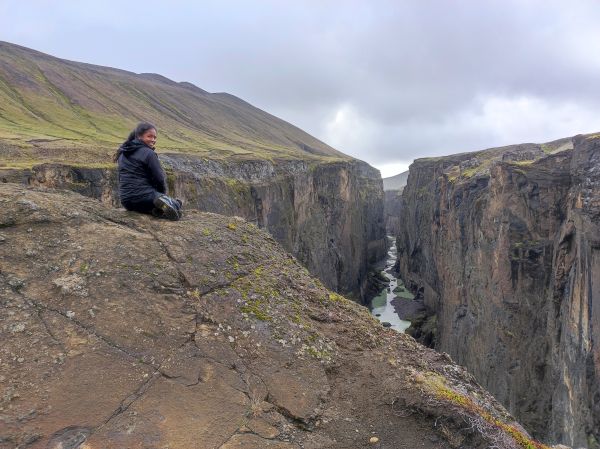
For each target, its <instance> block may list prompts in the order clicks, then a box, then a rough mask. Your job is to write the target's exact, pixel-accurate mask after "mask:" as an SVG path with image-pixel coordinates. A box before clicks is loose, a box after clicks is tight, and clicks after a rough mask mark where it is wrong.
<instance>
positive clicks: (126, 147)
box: [119, 139, 152, 154]
mask: <svg viewBox="0 0 600 449" xmlns="http://www.w3.org/2000/svg"><path fill="white" fill-rule="evenodd" d="M147 146H148V145H146V144H145V143H144V142H142V141H141V140H139V139H133V140H131V141H128V142H123V145H121V146H120V147H119V153H125V154H131V153H133V152H134V151H136V150H138V149H140V148H142V147H147ZM148 148H150V147H148ZM150 149H152V148H150Z"/></svg>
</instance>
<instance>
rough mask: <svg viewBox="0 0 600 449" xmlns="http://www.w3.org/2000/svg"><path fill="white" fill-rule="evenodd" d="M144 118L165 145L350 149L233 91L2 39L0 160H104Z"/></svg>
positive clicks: (285, 155) (287, 151) (301, 154)
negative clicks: (75, 59) (64, 56)
mask: <svg viewBox="0 0 600 449" xmlns="http://www.w3.org/2000/svg"><path fill="white" fill-rule="evenodd" d="M140 120H147V121H151V122H153V123H155V124H156V125H157V127H158V129H159V141H158V147H159V149H160V150H161V151H162V152H173V153H188V154H193V155H196V156H200V157H206V158H210V159H233V160H256V159H266V160H272V161H276V160H280V159H281V160H293V159H332V160H349V159H352V158H350V157H349V156H346V155H344V154H343V153H341V152H339V151H337V150H335V149H333V148H332V147H330V146H329V145H327V144H325V143H323V142H321V141H320V140H318V139H316V138H315V137H313V136H311V135H309V134H308V133H306V132H304V131H302V130H301V129H299V128H297V127H296V126H294V125H291V124H290V123H287V122H285V121H284V120H281V119H279V118H277V117H275V116H273V115H271V114H269V113H267V112H265V111H262V110H261V109H258V108H256V107H254V106H252V105H251V104H249V103H247V102H245V101H243V100H241V99H239V98H237V97H235V96H233V95H230V94H227V93H209V92H206V91H205V90H203V89H201V88H199V87H197V86H195V85H193V84H191V83H189V82H176V81H173V80H170V79H168V78H166V77H164V76H162V75H159V74H155V73H142V74H135V73H132V72H128V71H125V70H120V69H114V68H110V67H103V66H97V65H92V64H86V63H81V62H73V61H68V60H64V59H60V58H56V57H53V56H50V55H46V54H44V53H41V52H38V51H35V50H31V49H28V48H25V47H21V46H19V45H14V44H10V43H7V42H2V41H0V166H2V165H3V166H5V167H6V166H11V165H13V166H15V165H16V166H23V165H28V164H29V165H32V164H34V163H39V162H40V161H44V162H48V161H54V162H71V163H72V162H76V163H83V164H94V163H105V162H107V157H108V155H109V154H110V153H111V152H113V151H114V149H115V148H116V146H117V145H118V144H119V143H121V142H122V141H123V140H124V138H125V137H126V136H127V134H128V133H129V131H130V130H131V129H132V128H133V127H134V125H135V124H136V123H137V122H138V121H140Z"/></svg>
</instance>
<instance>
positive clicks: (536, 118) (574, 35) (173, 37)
mask: <svg viewBox="0 0 600 449" xmlns="http://www.w3.org/2000/svg"><path fill="white" fill-rule="evenodd" d="M599 21H600V7H598V3H597V2H596V1H593V0H590V1H585V0H575V1H573V2H564V1H554V0H546V1H542V0H503V1H499V0H489V1H485V2H481V1H478V0H471V1H466V0H462V1H461V0H454V1H449V0H448V1H440V0H404V1H398V0H393V1H384V0H380V1H373V2H364V1H352V0H346V1H341V0H340V1H333V0H325V1H320V2H317V1H312V0H306V1H304V2H281V1H277V0H263V1H241V0H240V1H226V2H224V1H205V2H192V1H183V0H182V1H177V2H168V4H167V2H159V1H148V0H147V1H144V2H141V1H139V2H138V1H129V2H122V1H121V2H117V1H106V2H103V3H102V5H100V4H98V3H97V2H94V3H93V2H81V1H63V2H50V1H41V0H39V1H28V2H21V1H16V0H5V1H3V2H2V3H0V29H2V30H3V31H2V34H0V39H3V40H7V41H10V42H14V43H17V44H21V45H25V46H29V47H33V48H36V49H38V50H40V51H44V52H47V53H51V54H54V55H56V56H59V57H63V58H67V59H74V60H80V61H86V62H91V63H96V64H101V65H108V66H113V67H119V68H124V69H128V70H132V71H135V72H157V73H161V74H164V75H165V76H168V77H170V78H173V79H175V80H177V81H182V80H186V81H191V82H193V83H195V84H197V85H198V86H199V87H202V88H203V89H206V90H209V91H226V92H230V93H233V94H235V95H238V96H240V97H242V98H244V99H245V100H247V101H249V102H251V103H253V104H255V105H256V106H258V107H261V108H263V109H265V110H267V111H269V112H271V113H273V114H275V115H278V116H280V117H282V118H284V119H286V120H288V121H291V122H292V123H294V124H296V125H298V126H300V127H301V128H303V129H305V130H306V131H308V132H309V133H311V134H313V135H315V136H317V137H319V138H321V139H322V140H324V141H326V142H327V143H329V144H331V145H332V146H334V147H336V148H338V149H339V150H341V151H344V152H346V153H348V154H352V155H353V156H356V157H358V158H361V159H363V160H366V161H368V162H370V163H371V164H373V165H375V166H377V167H379V168H381V169H382V172H383V174H384V175H392V174H395V172H396V171H399V170H401V169H402V168H404V167H405V166H406V165H407V164H408V163H410V161H411V160H413V159H414V158H417V157H423V156H435V155H441V154H449V153H453V152H461V151H469V150H475V149H481V148H487V147H491V146H498V145H505V144H510V143H519V142H532V141H534V142H535V141H548V140H552V139H555V138H559V137H565V136H568V135H572V134H577V133H583V132H593V131H598V130H600V124H599V123H598V117H599V111H600V83H598V75H599V73H600V56H599V55H600V27H598V26H597V23H598V22H599Z"/></svg>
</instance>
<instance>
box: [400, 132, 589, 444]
mask: <svg viewBox="0 0 600 449" xmlns="http://www.w3.org/2000/svg"><path fill="white" fill-rule="evenodd" d="M563 144H564V142H561V145H563ZM563 146H564V145H563ZM541 147H544V146H543V145H542V146H541ZM558 147H559V145H554V146H553V148H558ZM538 149H539V148H538ZM508 150H510V151H507V153H508V156H505V157H502V154H499V155H498V154H496V155H494V157H495V159H496V160H495V161H493V162H492V163H490V164H489V165H488V169H487V170H485V171H482V172H477V168H476V167H478V166H480V165H481V164H482V162H481V157H482V155H479V156H478V159H479V162H477V163H473V164H471V163H469V164H465V162H468V161H473V155H468V154H465V155H457V156H453V157H447V158H440V159H436V160H432V159H428V160H418V161H416V162H415V163H414V164H413V165H412V166H411V169H410V176H409V180H408V185H407V187H406V188H405V190H404V194H403V195H404V196H403V202H404V204H403V217H404V220H403V221H402V229H401V231H402V232H401V233H400V235H399V237H398V240H397V244H398V249H399V262H398V268H399V270H400V273H401V275H402V276H403V278H404V279H405V280H406V281H407V284H408V285H409V286H411V287H412V289H413V290H415V291H417V292H419V293H420V294H421V295H422V296H423V300H424V302H425V304H426V305H427V307H428V308H429V310H430V312H431V313H432V314H433V317H432V321H431V322H433V323H435V330H434V333H435V347H436V348H437V349H439V350H441V351H445V352H448V353H449V354H450V355H451V356H452V357H453V358H454V359H455V360H457V362H458V363H460V364H462V365H463V366H465V367H467V369H468V370H469V371H470V372H471V373H473V374H474V375H475V377H476V378H477V379H478V380H479V381H480V382H481V383H482V384H483V385H485V386H486V387H487V388H488V389H489V390H490V391H491V392H492V393H493V394H494V395H495V397H496V398H497V399H498V400H499V401H500V402H501V403H503V404H504V405H505V406H506V407H507V408H508V409H509V410H510V411H511V412H512V413H514V414H515V415H516V416H517V417H519V419H520V420H521V421H522V422H523V423H524V424H525V426H526V427H527V428H528V429H529V430H530V431H532V432H533V433H534V434H535V435H537V436H538V437H540V438H542V439H543V440H546V441H551V442H559V443H566V444H571V445H573V446H576V447H590V448H597V447H598V441H600V430H599V429H600V346H599V345H598V342H600V333H599V331H598V329H600V318H599V317H600V281H598V280H599V279H600V243H599V242H600V225H599V224H600V221H599V219H600V139H599V138H598V136H578V137H576V138H574V139H573V149H564V150H563V151H558V152H550V153H553V154H548V152H546V153H544V152H543V151H542V152H541V154H540V152H539V151H537V150H536V149H535V148H533V149H531V148H529V150H531V151H530V152H529V153H531V154H527V155H525V156H524V157H523V158H521V157H518V153H519V149H518V148H512V149H510V148H509V149H508ZM559 150H560V148H559ZM515 155H516V156H515ZM483 156H485V155H483ZM523 159H525V160H526V162H525V163H524V162H523ZM460 173H466V174H467V175H466V176H465V175H460ZM430 324H431V323H430ZM416 333H417V334H418V333H419V332H416ZM429 338H430V339H431V335H429Z"/></svg>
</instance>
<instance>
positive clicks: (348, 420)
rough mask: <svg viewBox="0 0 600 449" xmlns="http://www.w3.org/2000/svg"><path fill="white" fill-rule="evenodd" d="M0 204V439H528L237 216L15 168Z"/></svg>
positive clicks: (410, 443)
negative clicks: (87, 189) (178, 211)
mask: <svg viewBox="0 0 600 449" xmlns="http://www.w3.org/2000/svg"><path fill="white" fill-rule="evenodd" d="M0 206H1V213H0V231H1V232H0V338H1V341H2V345H0V423H2V425H0V448H1V449H15V448H29V449H42V448H43V449H65V448H69V449H123V448H144V449H158V448H165V447H169V448H171V449H189V448H192V447H193V448H198V449H217V448H218V449H234V448H247V449H264V448H267V449H269V448H271V449H328V448H329V449H336V448H347V447H353V448H367V447H381V448H383V447H394V448H406V449H408V448H411V449H412V448H415V447H420V448H425V449H442V448H448V447H452V448H478V449H483V448H487V447H490V446H492V445H493V446H494V447H502V448H507V449H508V448H511V449H512V448H514V449H517V448H523V447H534V446H533V444H534V443H533V442H532V441H531V440H530V439H529V437H528V436H527V434H526V433H525V432H524V431H523V430H522V428H521V427H520V426H519V424H517V423H516V422H514V420H513V419H512V418H511V417H510V415H509V414H508V413H507V412H506V411H505V410H504V409H503V408H502V407H501V406H500V405H499V404H498V403H497V402H496V401H495V400H494V399H493V398H492V397H491V396H490V395H489V393H487V392H486V391H485V390H483V389H482V388H481V387H479V386H478V385H477V383H475V381H474V379H473V378H472V376H470V375H469V374H468V373H467V372H466V371H464V370H463V369H461V368H460V367H458V366H457V365H455V364H454V363H453V362H452V361H451V360H450V358H449V357H448V356H447V355H444V354H440V353H437V352H434V351H432V350H429V349H426V348H424V347H423V346H421V345H419V344H417V343H416V342H415V341H414V340H413V339H412V338H411V337H409V336H407V335H405V334H399V333H397V332H395V331H393V330H389V329H385V328H383V327H382V326H381V325H380V324H379V323H378V322H377V320H375V319H374V318H373V317H372V316H371V315H370V314H369V312H368V311H367V309H366V308H364V307H362V306H360V305H358V304H356V303H354V302H352V301H349V300H347V299H345V298H343V297H342V296H340V295H338V294H335V293H332V292H331V291H328V290H327V289H325V288H324V287H323V286H322V284H321V283H320V282H319V281H318V280H317V279H315V278H313V277H311V276H310V275H309V274H308V272H307V271H306V269H305V268H304V267H302V265H301V264H299V263H298V261H297V260H296V259H295V258H294V257H293V256H291V255H289V254H288V253H286V252H285V251H284V250H283V248H282V247H281V245H279V244H278V243H276V242H275V241H274V240H273V238H272V237H271V236H270V235H269V234H267V233H266V232H264V231H262V230H260V229H258V228H257V227H256V226H254V225H252V224H250V223H247V222H245V221H244V220H242V219H239V218H237V219H236V218H232V217H226V216H222V215H217V214H211V213H201V212H198V211H190V212H189V213H188V214H186V216H185V217H184V219H183V220H181V221H179V222H169V221H163V220H157V219H154V218H152V217H150V216H144V215H140V214H136V213H130V212H126V211H124V210H118V209H115V208H111V207H107V206H106V205H103V204H102V203H100V202H99V201H97V200H94V199H91V198H87V197H84V196H81V195H79V194H76V193H74V192H69V191H59V190H53V189H45V188H39V187H35V188H25V187H23V186H21V185H18V184H14V183H3V184H0ZM536 447H540V446H536Z"/></svg>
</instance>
